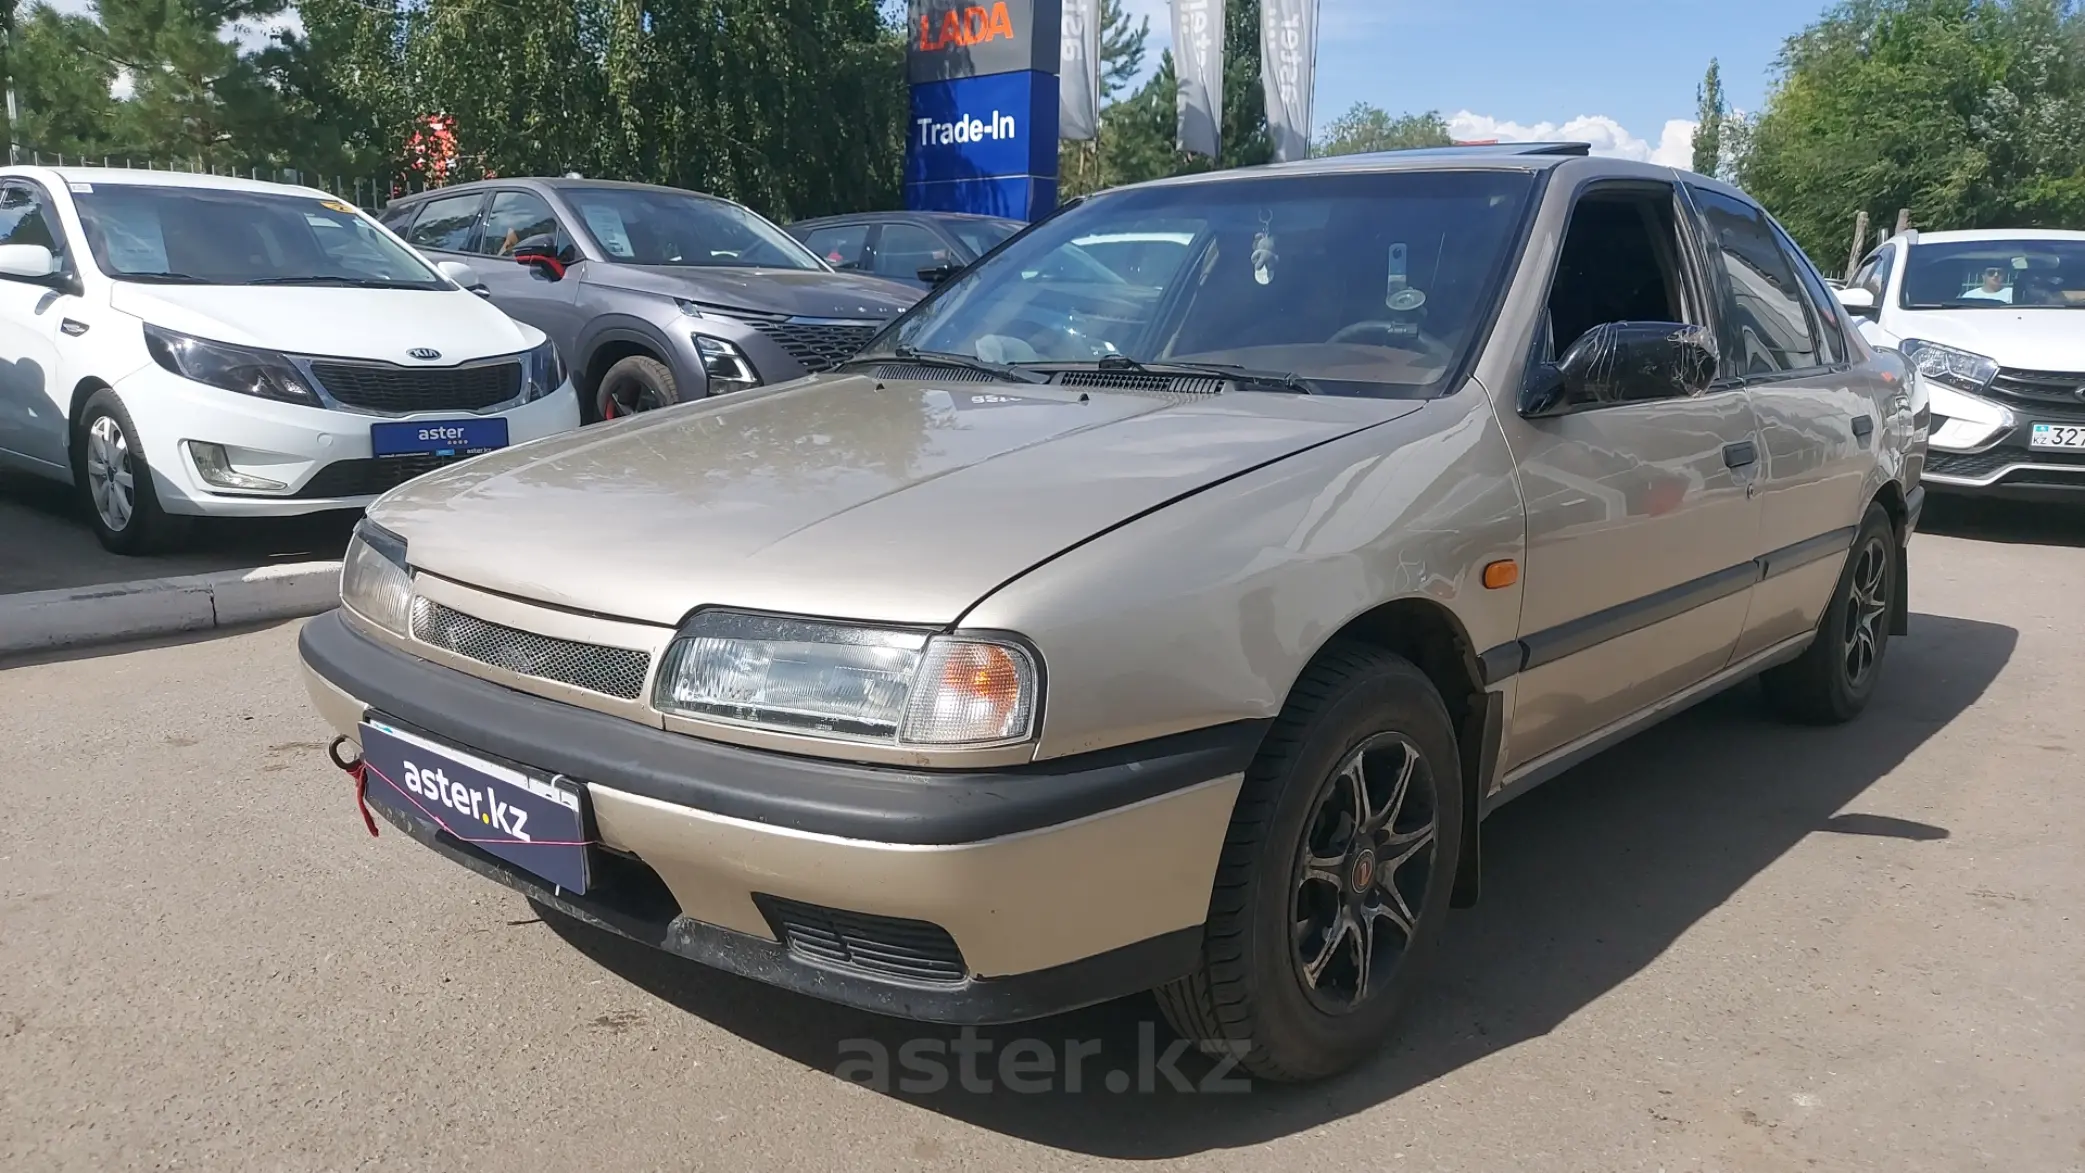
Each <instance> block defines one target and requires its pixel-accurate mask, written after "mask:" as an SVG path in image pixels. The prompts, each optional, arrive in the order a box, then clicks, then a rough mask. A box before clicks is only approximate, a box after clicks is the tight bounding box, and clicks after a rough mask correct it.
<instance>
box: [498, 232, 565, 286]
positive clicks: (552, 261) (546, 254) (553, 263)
mask: <svg viewBox="0 0 2085 1173" xmlns="http://www.w3.org/2000/svg"><path fill="white" fill-rule="evenodd" d="M578 259H579V258H578V256H577V255H576V254H575V253H574V252H573V251H572V246H571V245H569V244H568V245H566V246H565V247H563V248H559V247H558V245H557V237H555V236H549V235H543V236H531V237H529V238H527V239H526V240H523V241H522V242H521V243H519V244H517V245H515V246H514V263H515V264H517V265H527V266H528V267H529V268H531V269H534V270H535V271H536V272H537V273H538V274H540V275H541V276H543V277H545V278H547V279H549V280H551V281H562V280H564V279H565V270H566V269H569V268H571V267H572V262H574V261H576V260H578Z"/></svg>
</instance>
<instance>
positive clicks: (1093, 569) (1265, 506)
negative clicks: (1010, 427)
mask: <svg viewBox="0 0 2085 1173" xmlns="http://www.w3.org/2000/svg"><path fill="white" fill-rule="evenodd" d="M1524 537H1525V530H1524V525H1523V521H1522V511H1521V503H1520V494H1519V490H1518V488H1517V485H1516V482H1515V478H1514V475H1513V466H1512V461H1511V458H1510V456H1509V454H1508V452H1507V449H1506V445H1505V441H1504V437H1503V436H1502V435H1501V433H1500V431H1499V429H1498V426H1497V421H1496V419H1495V418H1494V417H1493V415H1492V413H1491V409H1490V405H1489V402H1488V396H1487V395H1486V394H1485V393H1484V392H1483V390H1482V389H1481V388H1480V387H1477V386H1475V385H1474V384H1473V385H1472V386H1470V387H1469V388H1467V389H1465V390H1464V391H1463V392H1462V393H1461V394H1459V395H1455V396H1451V397H1449V398H1446V399H1442V400H1437V401H1435V402H1432V403H1429V404H1427V405H1426V406H1424V407H1423V408H1421V409H1420V410H1418V411H1416V412H1414V413H1412V414H1410V415H1406V416H1403V417H1401V418H1398V419H1395V420H1392V421H1390V422H1387V423H1384V424H1380V425H1378V426H1375V427H1372V428H1369V429H1367V430H1365V431H1361V432H1357V433H1354V434H1351V435H1348V436H1346V437H1343V438H1341V439H1339V440H1335V441H1332V442H1330V443H1327V444H1324V445H1321V446H1319V447H1317V448H1314V449H1311V450H1309V451H1307V452H1304V453H1300V454H1297V455H1295V456H1292V457H1289V458H1287V459H1285V460H1281V461H1279V462H1276V463H1275V464H1272V465H1269V466H1267V467H1266V468H1263V469H1260V470H1258V471H1256V472H1253V473H1249V474H1247V475H1245V476H1241V477H1238V478H1237V479H1235V480H1232V481H1228V482H1226V483H1224V484H1221V485H1218V486H1216V487H1214V488H1211V489H1209V490H1206V491H1204V492H1201V493H1198V494H1196V495H1194V496H1192V497H1189V498H1187V499H1186V500H1184V501H1180V502H1176V503H1175V504H1173V505H1170V506H1168V507H1166V508H1163V509H1160V510H1158V511H1156V512H1155V513H1152V514H1150V515H1147V516H1145V517H1143V518H1141V519H1139V520H1137V521H1135V522H1133V523H1131V524H1129V525H1125V526H1123V527H1121V528H1119V529H1116V530H1113V531H1111V532H1109V533H1107V534H1105V535H1103V536H1101V537H1099V538H1096V539H1095V540H1093V541H1090V542H1088V543H1086V544H1085V545H1082V546H1079V547H1077V548H1075V549H1073V550H1071V551H1070V552H1068V553H1066V554H1064V555H1063V556H1061V557H1058V558H1056V559H1055V560H1053V561H1051V562H1049V563H1047V564H1045V565H1044V566H1042V567H1040V568H1038V569H1036V570H1033V571H1031V572H1029V573H1028V574H1027V575H1025V576H1023V577H1022V578H1020V579H1017V580H1016V581H1014V582H1013V583H1011V584H1010V585H1008V586H1006V587H1004V588H1002V589H1000V590H999V591H998V592H996V593H994V594H993V595H991V596H989V597H987V598H986V599H985V600H984V601H983V602H981V603H980V604H979V605H978V606H977V607H976V608H974V609H973V610H972V611H971V612H970V613H969V614H968V615H966V616H965V617H964V619H963V626H965V627H971V628H991V629H999V630H1006V631H1015V632H1019V633H1021V634H1023V635H1025V636H1027V637H1028V638H1029V639H1031V640H1032V641H1033V642H1034V643H1035V645H1036V648H1037V650H1038V651H1040V652H1041V654H1042V658H1043V663H1044V668H1045V672H1046V679H1047V689H1048V695H1047V697H1046V698H1045V709H1044V714H1043V731H1042V738H1041V741H1040V744H1039V745H1038V748H1037V757H1039V758H1051V757H1058V756H1061V755H1065V754H1074V753H1082V752H1085V751H1088V750H1095V749H1101V748H1105V747H1108V746H1114V745H1121V744H1126V743H1129V742H1134V741H1139V740H1142V739H1146V738H1151V737H1158V736H1162V735H1165V734H1168V733H1176V732H1181V731H1185V730H1190V729H1197V728H1205V727H1208V726H1212V725H1218V724H1223V723H1226V722H1230V721H1238V720H1251V719H1259V718H1267V717H1272V716H1274V715H1276V714H1277V713H1278V712H1279V711H1280V710H1281V706H1282V703H1283V701H1284V700H1285V699H1286V698H1287V696H1288V693H1289V689H1290V688H1291V686H1293V685H1294V683H1295V681H1296V678H1297V677H1298V675H1300V674H1301V672H1302V671H1303V668H1304V666H1305V665H1306V664H1307V663H1308V662H1309V661H1310V659H1311V657H1312V656H1313V655H1315V654H1316V653H1317V652H1318V650H1319V649H1321V648H1322V647H1324V646H1325V644H1326V642H1327V641H1328V640H1330V639H1331V638H1332V637H1333V636H1334V635H1335V634H1337V633H1338V632H1339V631H1340V630H1341V629H1343V628H1344V627H1346V626H1347V625H1348V624H1349V623H1350V622H1352V621H1353V620H1354V619H1355V618H1357V617H1359V616H1361V615H1363V614H1365V613H1366V612H1369V611H1371V610H1373V609H1375V608H1377V607H1378V606H1380V605H1382V604H1384V603H1387V602H1390V601H1392V600H1397V599H1407V598H1420V599H1428V600H1432V601H1433V602H1435V603H1438V604H1439V605H1440V606H1442V607H1443V608H1445V609H1446V610H1447V611H1448V612H1449V613H1450V614H1452V615H1453V616H1454V618H1455V620H1456V622H1457V623H1458V624H1459V626H1460V627H1461V628H1462V630H1463V632H1464V634H1465V636H1466V639H1467V643H1468V646H1469V649H1470V650H1471V651H1472V652H1473V653H1474V652H1475V651H1477V650H1481V649H1484V648H1489V647H1494V646H1496V645H1499V644H1503V643H1505V642H1507V641H1509V640H1511V639H1513V638H1514V637H1515V635H1516V634H1517V633H1518V625H1519V621H1520V588H1519V586H1518V585H1517V584H1516V585H1514V586H1511V587H1507V588H1503V589H1499V590H1486V589H1484V587H1483V586H1482V583H1481V575H1482V572H1483V568H1484V566H1485V565H1486V564H1487V563H1489V562H1491V561H1493V560H1495V559H1502V558H1518V557H1519V556H1520V553H1521V546H1522V542H1523V540H1524Z"/></svg>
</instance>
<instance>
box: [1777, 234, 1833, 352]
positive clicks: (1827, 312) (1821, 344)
mask: <svg viewBox="0 0 2085 1173" xmlns="http://www.w3.org/2000/svg"><path fill="white" fill-rule="evenodd" d="M1774 239H1775V240H1776V241H1779V242H1780V244H1781V255H1782V256H1783V257H1786V258H1787V260H1788V263H1789V265H1790V266H1791V267H1793V268H1794V269H1795V275H1796V279H1797V280H1799V281H1801V282H1802V284H1803V293H1804V294H1805V295H1807V299H1808V302H1809V308H1810V312H1811V314H1812V315H1813V317H1814V320H1815V321H1816V323H1817V342H1818V356H1819V357H1818V361H1819V362H1827V363H1836V362H1844V361H1845V360H1846V338H1845V335H1844V334H1842V333H1840V330H1841V323H1840V320H1839V299H1838V298H1837V297H1835V296H1833V295H1832V291H1831V288H1830V287H1829V286H1827V285H1826V284H1825V283H1824V278H1822V277H1820V276H1818V275H1817V266H1815V265H1813V264H1811V263H1810V255H1809V254H1808V253H1806V252H1804V251H1803V249H1802V246H1801V245H1799V244H1797V243H1796V242H1795V241H1793V240H1790V239H1789V237H1788V233H1786V232H1784V231H1782V230H1781V226H1780V225H1779V224H1776V225H1774Z"/></svg>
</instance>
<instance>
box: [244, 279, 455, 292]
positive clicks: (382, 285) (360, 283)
mask: <svg viewBox="0 0 2085 1173" xmlns="http://www.w3.org/2000/svg"><path fill="white" fill-rule="evenodd" d="M240 284H242V285H338V286H341V287H343V288H346V289H432V288H434V285H433V284H432V283H431V282H427V281H386V280H384V279H383V278H381V277H256V278H254V279H253V280H251V281H242V282H240Z"/></svg>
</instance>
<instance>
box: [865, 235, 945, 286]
mask: <svg viewBox="0 0 2085 1173" xmlns="http://www.w3.org/2000/svg"><path fill="white" fill-rule="evenodd" d="M954 260H955V253H954V252H953V251H952V250H951V249H950V248H949V247H948V245H947V244H946V243H944V242H943V241H942V239H941V238H940V237H938V236H936V235H934V234H933V233H931V232H929V231H927V230H926V229H924V228H921V227H919V226H918V225H916V224H885V225H884V226H883V231H882V233H881V234H880V235H878V236H877V238H876V261H875V266H874V267H875V270H876V274H877V275H878V276H880V277H894V278H896V279H897V280H900V281H917V280H919V271H920V270H921V269H931V268H934V267H935V266H937V265H946V264H949V263H951V262H953V261H954Z"/></svg>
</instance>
